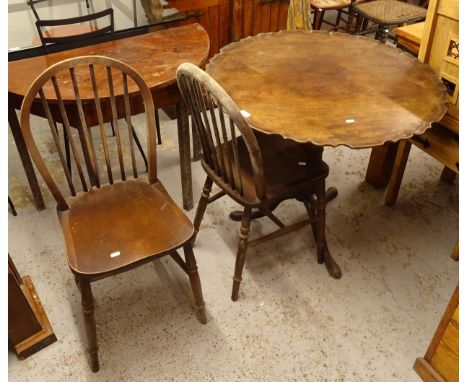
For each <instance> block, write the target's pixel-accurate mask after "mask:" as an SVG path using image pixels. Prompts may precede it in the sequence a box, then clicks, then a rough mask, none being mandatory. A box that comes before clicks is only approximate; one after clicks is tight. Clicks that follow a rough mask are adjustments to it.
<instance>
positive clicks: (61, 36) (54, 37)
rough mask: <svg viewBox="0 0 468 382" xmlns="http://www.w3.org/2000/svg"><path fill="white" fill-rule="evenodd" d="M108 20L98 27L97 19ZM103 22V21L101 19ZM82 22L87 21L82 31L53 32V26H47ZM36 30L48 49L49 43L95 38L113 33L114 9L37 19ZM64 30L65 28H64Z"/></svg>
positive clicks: (62, 25)
mask: <svg viewBox="0 0 468 382" xmlns="http://www.w3.org/2000/svg"><path fill="white" fill-rule="evenodd" d="M103 19H106V20H108V24H106V25H104V26H101V27H98V25H99V24H100V23H99V22H98V20H103ZM102 22H104V21H102ZM82 23H87V24H88V23H89V27H88V28H87V29H85V32H84V33H73V30H70V32H71V33H69V34H65V33H63V32H61V33H56V34H54V33H53V30H54V29H53V28H52V29H51V28H48V27H54V28H57V27H64V26H70V25H76V24H82ZM36 28H37V32H38V33H39V37H40V39H41V42H42V45H43V46H44V48H45V49H46V51H47V50H48V45H49V44H67V43H68V44H69V43H73V42H76V41H84V40H89V39H95V38H97V37H100V36H103V35H106V34H113V33H114V10H113V9H112V8H108V9H105V10H103V11H100V12H96V13H91V14H89V15H84V16H77V17H69V18H65V19H54V20H37V21H36ZM65 31H66V30H65Z"/></svg>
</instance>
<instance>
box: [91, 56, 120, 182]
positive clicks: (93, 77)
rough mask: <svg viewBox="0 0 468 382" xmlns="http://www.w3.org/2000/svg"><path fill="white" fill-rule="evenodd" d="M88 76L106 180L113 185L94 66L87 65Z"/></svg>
mask: <svg viewBox="0 0 468 382" xmlns="http://www.w3.org/2000/svg"><path fill="white" fill-rule="evenodd" d="M89 76H90V78H91V82H92V85H93V94H94V104H95V105H96V113H97V117H98V122H99V130H100V133H101V142H102V149H103V151H104V157H105V161H106V169H107V178H108V179H109V183H110V184H113V183H114V178H113V176H112V167H111V163H110V157H109V145H108V144H107V137H106V130H105V128H104V118H103V116H102V108H101V101H100V99H99V91H98V86H97V83H96V73H95V71H94V65H93V64H90V65H89Z"/></svg>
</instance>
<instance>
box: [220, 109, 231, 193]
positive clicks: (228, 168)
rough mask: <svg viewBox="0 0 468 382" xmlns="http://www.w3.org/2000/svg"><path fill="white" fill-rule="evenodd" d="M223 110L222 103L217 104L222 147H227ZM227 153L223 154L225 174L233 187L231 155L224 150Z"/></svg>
mask: <svg viewBox="0 0 468 382" xmlns="http://www.w3.org/2000/svg"><path fill="white" fill-rule="evenodd" d="M224 113H225V110H224V108H223V106H222V105H218V114H219V120H220V124H221V135H222V137H223V147H226V148H227V147H228V145H229V140H228V137H227V131H226V121H225V120H224V116H225V114H224ZM226 153H227V155H226V156H225V164H226V170H225V171H226V175H227V180H228V183H229V184H230V185H231V187H234V177H233V168H232V157H231V155H230V152H229V151H228V150H226Z"/></svg>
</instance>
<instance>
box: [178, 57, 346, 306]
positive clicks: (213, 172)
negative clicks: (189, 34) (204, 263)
mask: <svg viewBox="0 0 468 382" xmlns="http://www.w3.org/2000/svg"><path fill="white" fill-rule="evenodd" d="M177 82H178V85H179V88H180V91H181V94H182V96H183V98H184V100H185V102H186V104H187V107H188V108H189V110H190V112H191V115H192V121H193V123H194V125H195V127H196V129H197V132H198V135H199V137H200V141H201V145H202V151H203V155H202V159H201V164H202V167H203V169H204V170H205V172H206V174H207V177H206V181H205V184H204V187H203V192H202V196H201V198H200V201H199V203H198V208H197V212H196V215H195V221H194V226H195V235H196V234H197V233H198V231H199V229H200V224H201V221H202V219H203V215H204V213H205V210H206V207H207V205H208V204H209V203H211V202H214V201H215V200H217V199H219V198H220V197H222V196H224V195H228V196H229V197H230V198H232V199H233V200H235V201H236V202H237V203H239V204H240V205H241V206H243V207H244V211H243V216H242V222H241V228H240V239H239V246H238V250H237V257H236V265H235V272H234V282H233V286H232V295H231V298H232V300H233V301H235V300H237V299H238V293H239V286H240V282H241V279H242V269H243V267H244V260H245V255H246V251H247V246H249V245H250V246H252V245H256V244H259V243H260V242H262V241H265V240H267V239H270V238H273V237H276V236H279V235H283V234H286V233H289V232H291V231H292V230H294V229H297V228H298V227H301V226H304V225H309V224H310V225H311V226H312V228H313V233H314V236H315V239H316V242H317V259H318V262H319V263H323V262H325V264H326V266H327V269H328V271H329V273H330V274H331V275H332V276H333V277H335V278H340V277H341V270H340V269H339V267H338V265H337V264H336V263H335V262H334V261H333V259H332V257H331V256H330V254H329V252H328V248H327V243H326V239H325V206H326V196H325V178H326V177H327V175H328V166H327V164H326V163H325V162H323V161H322V152H323V148H321V147H316V146H313V145H311V144H298V143H296V142H294V141H291V140H286V139H284V138H282V137H281V136H274V135H266V134H259V133H254V132H253V131H252V129H251V128H250V126H249V125H248V123H247V122H246V120H245V119H244V117H243V116H242V114H241V112H240V110H239V108H238V107H237V106H236V104H235V103H234V102H233V101H232V99H231V98H230V97H229V95H228V94H227V93H226V92H225V91H224V90H223V89H222V88H221V86H220V85H219V84H218V83H216V81H215V80H214V79H212V78H211V77H210V76H209V75H208V74H207V73H205V72H204V71H203V70H201V69H199V68H198V67H196V66H194V65H192V64H188V63H185V64H182V65H181V66H179V68H178V69H177ZM216 109H217V110H216ZM225 118H227V119H225ZM213 183H216V184H217V185H218V186H219V187H220V188H221V191H220V192H219V193H217V194H215V195H213V196H211V197H210V192H211V188H212V185H213ZM286 199H298V200H300V201H301V202H302V203H304V205H305V207H306V210H307V212H308V219H306V220H304V221H302V222H299V223H295V224H292V225H289V226H286V225H285V224H284V223H283V222H282V221H281V220H280V219H279V218H278V217H276V216H275V215H274V214H273V211H272V210H273V209H274V208H275V207H276V206H277V205H278V204H279V203H280V202H281V201H283V200H286ZM252 209H258V210H260V211H261V212H263V213H264V215H265V216H267V217H268V218H270V219H271V220H272V221H273V222H274V223H275V224H276V225H277V226H278V227H279V229H278V230H276V231H274V232H273V233H271V234H269V235H266V236H264V237H261V238H259V239H256V240H253V241H250V242H249V241H248V238H249V230H250V221H251V214H252ZM194 240H195V236H194Z"/></svg>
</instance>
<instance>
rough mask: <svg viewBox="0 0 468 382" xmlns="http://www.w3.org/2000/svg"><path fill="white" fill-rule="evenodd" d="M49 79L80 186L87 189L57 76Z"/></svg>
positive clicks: (79, 154) (79, 155)
mask: <svg viewBox="0 0 468 382" xmlns="http://www.w3.org/2000/svg"><path fill="white" fill-rule="evenodd" d="M51 80H52V85H53V87H54V91H55V97H56V99H57V100H58V104H59V108H60V114H61V117H62V123H63V127H64V129H65V132H66V134H67V138H68V142H69V144H70V147H71V150H72V154H73V158H74V159H75V164H76V168H77V170H78V174H79V176H80V180H81V186H82V187H83V190H84V191H88V185H87V184H86V179H85V176H84V173H83V167H82V166H81V153H80V151H79V150H78V149H77V147H76V144H75V140H74V139H73V134H72V132H71V129H70V122H69V120H68V115H67V112H66V110H65V105H64V103H63V99H62V95H61V92H60V88H59V86H58V83H57V77H55V76H52V77H51Z"/></svg>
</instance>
